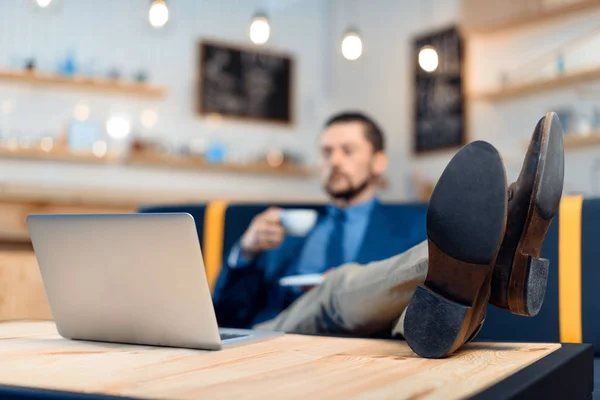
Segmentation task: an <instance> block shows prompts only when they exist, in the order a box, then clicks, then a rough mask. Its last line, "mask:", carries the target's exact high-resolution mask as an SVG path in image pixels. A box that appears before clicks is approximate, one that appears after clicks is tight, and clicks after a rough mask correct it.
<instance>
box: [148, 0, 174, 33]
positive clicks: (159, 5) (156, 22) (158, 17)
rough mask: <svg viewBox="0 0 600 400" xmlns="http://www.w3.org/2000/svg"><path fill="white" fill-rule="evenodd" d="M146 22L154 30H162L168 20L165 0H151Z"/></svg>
mask: <svg viewBox="0 0 600 400" xmlns="http://www.w3.org/2000/svg"><path fill="white" fill-rule="evenodd" d="M148 20H149V21H150V25H152V26H153V27H154V28H162V27H163V26H165V24H166V23H167V21H168V20H169V9H168V8H167V3H165V0H153V1H152V4H151V5H150V11H149V12H148Z"/></svg>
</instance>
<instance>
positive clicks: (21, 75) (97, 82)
mask: <svg viewBox="0 0 600 400" xmlns="http://www.w3.org/2000/svg"><path fill="white" fill-rule="evenodd" d="M0 82H11V83H26V84H32V85H39V86H61V87H65V88H75V89H84V90H91V91H96V92H101V93H116V94H122V95H131V96H138V97H149V98H163V97H164V96H165V93H166V90H165V89H164V88H163V87H160V86H154V85H150V84H147V83H137V82H126V81H119V80H110V79H102V78H86V77H78V76H75V77H66V76H59V75H51V74H44V73H39V72H28V71H12V70H0Z"/></svg>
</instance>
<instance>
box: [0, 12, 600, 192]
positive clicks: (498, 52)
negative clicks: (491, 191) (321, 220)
mask: <svg viewBox="0 0 600 400" xmlns="http://www.w3.org/2000/svg"><path fill="white" fill-rule="evenodd" d="M60 1H62V2H63V9H62V11H61V12H60V13H58V14H56V15H44V14H41V13H36V12H33V10H35V9H34V8H32V7H31V4H30V2H27V1H21V2H16V1H12V0H0V66H6V65H11V64H14V63H15V59H16V58H19V57H20V58H23V57H25V56H27V55H29V54H32V55H35V56H36V57H37V58H38V60H39V61H40V67H41V68H42V69H51V68H54V66H55V65H56V63H57V62H58V60H59V58H60V57H61V56H63V55H64V53H65V51H66V50H67V49H68V48H69V47H73V48H75V49H76V50H77V56H78V58H79V60H80V61H82V62H84V63H87V62H89V61H90V60H91V59H94V60H95V62H96V65H97V67H98V68H101V69H107V68H109V67H111V66H118V67H120V68H122V69H123V70H125V71H127V72H128V73H131V72H133V71H134V70H135V69H137V68H139V67H140V66H142V67H145V68H146V69H147V70H149V72H150V75H151V78H152V80H153V81H154V82H157V83H160V84H164V85H166V86H167V87H168V88H169V94H168V97H167V99H166V100H164V101H160V102H158V103H155V102H147V101H144V102H139V103H138V102H135V101H133V102H132V101H130V100H123V101H119V110H123V109H124V110H126V111H128V112H130V113H131V114H132V115H135V114H137V113H139V112H140V110H141V109H143V108H145V107H154V106H156V107H157V109H158V111H159V114H160V121H159V124H158V126H157V127H156V129H154V131H152V132H147V134H149V135H156V136H159V137H161V138H163V139H164V140H167V141H171V142H173V143H181V142H184V141H188V140H190V139H191V138H197V137H203V138H207V139H208V140H210V139H211V138H218V139H219V140H222V141H224V142H225V143H227V145H228V146H229V147H230V148H231V152H232V153H234V154H236V153H237V154H246V155H253V154H256V153H257V152H259V151H262V150H265V149H267V148H270V147H290V148H293V149H294V150H296V151H298V152H300V153H302V154H304V155H305V156H306V158H307V159H308V161H309V162H310V163H314V162H315V157H316V151H315V150H316V140H317V136H318V134H319V132H320V130H321V124H322V122H323V120H324V119H325V118H326V117H327V115H328V114H330V113H331V112H335V111H339V110H342V109H347V108H355V109H360V110H365V111H366V112H368V113H369V114H371V115H372V116H373V117H374V118H375V119H376V120H378V121H379V122H380V124H381V125H382V126H383V128H384V130H385V131H386V133H387V137H388V151H389V153H390V156H391V161H392V162H391V166H390V170H389V173H388V177H389V178H390V181H391V188H390V189H389V190H388V191H387V192H384V193H383V197H384V198H387V199H400V200H412V199H414V198H415V197H416V196H417V194H416V192H415V188H414V186H413V184H412V181H411V178H412V176H413V175H414V174H415V173H420V174H422V175H423V176H425V177H426V178H428V179H430V180H432V181H435V180H436V179H437V178H438V177H439V175H440V174H441V172H442V170H443V168H444V166H445V165H446V163H447V162H448V160H449V159H450V158H451V156H452V155H453V153H454V151H442V152H438V153H434V154H431V155H425V156H415V155H413V154H412V149H411V147H412V137H411V132H412V118H413V117H412V111H413V109H412V65H411V63H412V61H411V60H412V55H411V40H412V38H413V37H414V36H415V35H418V34H422V33H425V32H427V31H429V30H433V29H438V28H442V27H446V26H449V25H450V24H454V23H456V22H457V21H458V20H459V11H460V0H429V1H419V2H417V1H410V0H369V1H366V0H362V1H360V0H355V1H351V0H281V1H272V0H263V1H260V0H237V1H234V0H228V1H217V0H202V1H200V0H176V1H172V2H170V4H171V15H172V17H173V18H172V21H171V22H172V24H170V25H169V26H168V28H167V29H166V30H164V31H153V30H151V29H150V28H149V27H148V24H147V23H146V19H145V18H146V12H147V6H148V1H146V0H122V1H110V2H109V1H104V2H97V1H94V0H79V1H72V0H60ZM259 7H261V8H267V10H268V11H269V12H270V14H271V19H272V28H273V32H272V38H271V41H270V43H269V45H268V46H269V47H271V48H276V49H283V50H286V51H288V52H291V53H293V54H294V55H295V56H296V62H297V63H298V68H297V71H298V74H297V81H296V89H297V90H296V98H295V104H296V114H297V115H298V120H297V123H296V125H295V126H294V127H293V128H279V127H273V126H268V125H257V124H242V123H232V122H225V123H223V124H211V123H208V122H207V121H205V120H203V119H201V118H200V117H199V116H197V115H196V114H195V112H194V109H193V105H194V98H193V91H194V79H195V70H194V68H195V56H196V44H197V42H198V40H200V39H201V38H204V37H213V38H219V39H223V40H230V41H233V42H239V43H248V44H249V39H248V37H247V29H248V23H249V20H250V17H251V15H252V14H253V12H254V11H255V10H256V9H257V8H259ZM599 16H600V13H598V12H596V13H588V14H587V15H578V16H574V17H569V18H567V19H562V20H559V21H555V22H552V23H548V24H541V25H537V26H535V27H533V28H527V29H523V28H521V29H516V30H514V31H511V32H509V33H502V34H501V35H492V36H481V37H472V38H470V39H469V41H468V46H467V60H468V65H467V68H468V70H469V75H468V78H469V80H468V81H467V86H468V89H469V90H480V89H486V88H489V87H492V86H493V85H495V84H497V80H498V76H499V74H500V72H501V71H502V70H504V69H509V70H511V71H516V72H517V73H516V74H515V75H516V76H517V77H518V76H519V66H520V65H521V64H523V63H524V62H526V61H527V60H531V59H534V58H536V57H538V56H539V55H541V54H543V53H545V52H547V51H548V50H550V49H552V48H553V47H554V46H555V45H556V44H557V43H560V42H562V41H563V40H568V39H570V38H573V37H576V36H577V35H579V34H581V33H583V32H586V31H588V30H591V29H592V28H594V27H595V22H594V21H597V20H598V17H599ZM349 25H353V26H357V27H358V28H359V29H360V32H361V34H362V37H363V41H364V47H365V51H364V54H363V57H361V58H360V59H359V60H357V61H354V62H350V61H347V60H345V59H343V57H342V56H341V54H340V41H341V38H342V35H343V32H344V30H345V29H346V28H347V27H348V26H349ZM597 43H598V40H596V41H592V42H591V43H588V44H587V45H586V47H582V48H581V49H579V50H578V51H576V52H573V53H572V54H567V57H566V65H567V68H575V67H580V66H586V65H595V63H596V62H597V61H598V60H597V58H598V57H600V55H599V54H600V52H598V51H597V48H598V44H597ZM551 70H552V67H551V65H550V66H549V67H548V68H546V69H544V70H543V73H550V71H551ZM586 87H587V85H586ZM598 93H600V92H598ZM7 97H10V98H14V99H16V105H17V107H16V110H15V113H14V116H13V119H12V122H11V121H10V120H9V121H8V122H7V121H6V120H4V121H0V124H2V123H3V124H4V126H5V127H6V126H7V125H8V126H9V128H10V127H12V128H18V129H19V130H20V132H21V134H23V135H31V136H36V135H41V134H48V133H55V132H57V131H58V130H59V129H60V128H61V127H62V126H63V125H64V124H65V122H67V121H68V118H69V117H70V116H71V115H72V112H73V107H74V105H75V104H76V103H77V102H78V101H80V100H81V99H83V98H84V97H83V93H82V92H61V93H58V94H57V92H56V91H39V90H38V89H30V90H29V89H27V88H22V87H20V88H18V89H17V86H8V85H0V98H7ZM588 97H589V96H588ZM85 99H86V100H88V101H89V102H90V103H91V104H92V106H93V117H94V118H97V119H99V120H101V119H104V118H106V115H108V113H109V112H110V111H111V108H110V104H112V103H113V100H115V99H116V100H122V98H119V97H111V98H104V97H85ZM599 99H600V98H598V99H597V98H594V97H593V96H592V97H590V98H589V99H587V100H582V97H581V95H578V94H577V92H576V91H574V90H571V89H565V90H560V91H553V92H547V93H544V94H539V95H535V96H533V97H528V98H523V99H516V100H509V101H505V102H495V103H491V102H485V101H473V102H469V104H468V112H469V121H468V122H469V123H468V131H469V132H468V135H469V137H468V138H469V140H476V139H484V140H488V141H490V142H492V143H493V144H494V145H496V146H497V147H498V149H499V150H500V151H501V153H502V154H503V156H504V159H505V161H506V164H507V172H508V177H509V180H511V179H514V178H515V176H516V174H517V173H518V170H519V168H520V164H521V159H522V156H523V154H524V151H525V141H526V139H527V137H528V136H529V135H530V134H531V131H532V129H533V127H534V125H535V123H536V121H537V119H538V118H539V117H541V116H542V115H543V114H544V113H545V112H546V111H548V110H551V109H553V108H557V107H563V106H564V105H569V104H570V105H574V106H575V107H577V108H578V109H582V110H589V109H590V108H591V107H592V105H595V104H597V103H599V102H598V100H599ZM31 116H34V117H35V118H32V117H31ZM1 126H2V125H0V127H1ZM599 159H600V158H599V153H598V150H596V149H593V148H592V149H585V150H573V151H568V152H567V168H566V182H565V189H566V191H567V192H584V193H586V194H592V192H593V193H595V194H600V172H598V173H596V172H594V169H599V168H600V161H598V160H599ZM592 181H593V184H592ZM7 182H8V183H21V184H31V185H37V184H40V183H42V184H44V185H46V186H50V187H61V188H62V187H64V188H66V187H73V186H78V187H83V188H86V187H89V188H91V189H98V188H106V189H111V190H122V191H125V190H129V191H136V192H148V193H169V194H172V195H174V196H187V197H189V196H192V195H199V196H207V197H219V196H227V197H255V198H276V197H280V198H315V197H320V196H321V195H322V193H321V189H320V185H319V184H318V180H316V179H309V180H305V179H294V178H273V177H270V176H267V177H249V176H243V177H242V176H238V175H231V174H212V173H191V172H187V173H186V172H180V173H173V171H166V170H160V169H148V168H125V167H118V166H117V167H104V166H81V167H78V168H73V167H72V166H70V165H65V164H51V165H46V164H44V165H42V164H39V163H34V162H15V161H6V160H0V185H2V184H6V183H7Z"/></svg>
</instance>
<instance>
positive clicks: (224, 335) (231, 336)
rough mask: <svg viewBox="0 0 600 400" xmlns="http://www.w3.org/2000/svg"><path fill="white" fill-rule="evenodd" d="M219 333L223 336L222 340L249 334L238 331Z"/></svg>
mask: <svg viewBox="0 0 600 400" xmlns="http://www.w3.org/2000/svg"><path fill="white" fill-rule="evenodd" d="M219 335H220V336H221V340H227V339H237V338H242V337H246V336H248V335H244V334H237V333H220V334H219Z"/></svg>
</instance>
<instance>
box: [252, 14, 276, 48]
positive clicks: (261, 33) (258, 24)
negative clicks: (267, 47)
mask: <svg viewBox="0 0 600 400" xmlns="http://www.w3.org/2000/svg"><path fill="white" fill-rule="evenodd" d="M269 36H271V25H270V24H269V18H268V17H267V15H266V14H265V13H256V14H254V17H253V18H252V22H251V23H250V40H251V41H252V43H254V44H258V45H261V44H265V43H267V41H268V40H269Z"/></svg>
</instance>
